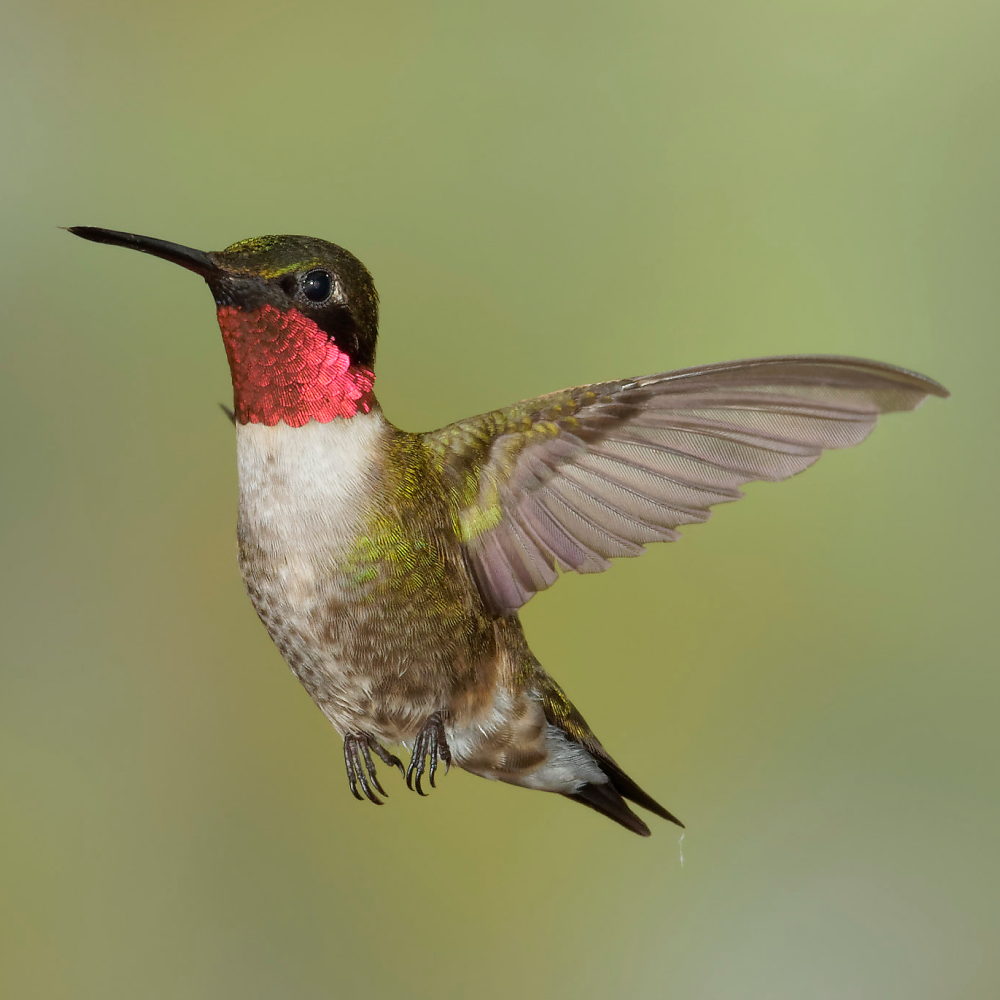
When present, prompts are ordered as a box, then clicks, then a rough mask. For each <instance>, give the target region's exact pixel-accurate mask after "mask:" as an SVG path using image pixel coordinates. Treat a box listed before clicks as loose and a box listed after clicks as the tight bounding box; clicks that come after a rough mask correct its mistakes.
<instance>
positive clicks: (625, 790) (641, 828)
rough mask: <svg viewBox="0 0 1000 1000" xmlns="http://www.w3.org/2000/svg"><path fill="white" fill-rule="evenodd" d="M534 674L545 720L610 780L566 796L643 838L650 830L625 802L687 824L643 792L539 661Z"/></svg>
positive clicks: (681, 824) (584, 787) (673, 821)
mask: <svg viewBox="0 0 1000 1000" xmlns="http://www.w3.org/2000/svg"><path fill="white" fill-rule="evenodd" d="M534 675H535V682H536V684H537V685H538V690H539V691H540V693H541V695H542V709H543V711H544V712H545V717H546V719H547V720H548V721H549V722H550V723H551V724H552V725H553V726H555V727H556V728H557V729H558V730H560V731H561V732H562V733H563V734H564V735H565V736H566V737H567V738H568V739H569V740H571V741H572V742H574V743H576V744H577V745H578V746H580V747H582V748H583V749H584V750H586V752H587V753H588V754H589V755H590V757H591V758H592V759H593V761H594V763H595V764H596V765H597V766H598V767H599V768H600V769H601V773H602V774H603V775H604V776H605V777H606V778H607V779H608V780H607V782H603V781H587V782H586V783H585V784H583V785H581V787H580V788H578V789H577V790H576V791H575V792H564V793H563V794H564V795H566V796H567V798H571V799H573V800H575V801H576V802H582V803H583V804H584V805H586V806H590V808H591V809H596V810H597V811H598V812H599V813H603V814H604V815H605V816H607V817H608V818H609V819H613V820H614V821H615V822H616V823H621V825H622V826H624V827H625V828H626V829H627V830H631V831H632V832H633V833H638V834H639V835H640V836H641V837H648V836H649V827H648V826H646V824H645V823H644V822H643V821H642V820H641V819H639V817H638V816H636V814H635V813H634V812H632V810H631V809H629V807H628V806H627V805H626V803H625V800H626V799H628V800H629V801H631V802H634V803H635V804H636V805H637V806H641V807H642V808H643V809H648V810H649V811H650V812H651V813H655V815H657V816H660V817H661V818H662V819H665V820H668V821H669V822H671V823H676V824H677V825H678V826H679V827H682V828H683V826H684V824H683V823H682V822H681V821H680V820H679V819H678V818H677V817H676V816H675V815H674V814H673V813H671V812H669V811H668V810H666V809H664V808H663V806H661V805H660V803H659V802H657V801H656V799H654V798H653V797H652V796H651V795H648V794H647V793H646V792H644V791H643V790H642V789H641V788H640V787H639V786H638V785H637V784H636V783H635V782H634V781H633V780H632V779H631V778H630V777H629V776H628V775H627V774H626V773H625V772H624V771H623V770H622V769H621V768H620V767H619V766H618V764H617V763H615V761H614V760H613V759H612V757H611V756H610V754H609V753H608V752H607V750H605V749H604V747H603V746H601V744H600V742H599V741H598V739H597V737H596V736H595V735H594V731H593V730H592V729H591V728H590V726H588V725H587V720H586V719H584V717H583V716H582V715H581V714H580V713H579V711H578V710H577V708H576V706H575V705H574V704H573V703H572V702H571V701H570V700H569V698H567V697H566V693H565V692H564V691H563V689H562V688H561V687H560V686H559V685H558V684H557V683H556V682H555V681H554V680H553V679H552V678H551V677H550V676H549V675H548V674H547V673H546V672H545V671H544V670H543V669H542V668H541V666H540V665H539V664H538V663H537V661H536V662H535V664H534Z"/></svg>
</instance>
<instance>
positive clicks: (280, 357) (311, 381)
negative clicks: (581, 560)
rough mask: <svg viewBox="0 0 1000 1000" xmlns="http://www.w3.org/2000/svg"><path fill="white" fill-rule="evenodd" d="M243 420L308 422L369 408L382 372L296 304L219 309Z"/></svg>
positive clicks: (270, 423)
mask: <svg viewBox="0 0 1000 1000" xmlns="http://www.w3.org/2000/svg"><path fill="white" fill-rule="evenodd" d="M218 319H219V328H220V329H221V330H222V340H223V342H224V343H225V345H226V355H227V356H228V358H229V368H230V372H231V373H232V377H233V410H234V412H235V415H236V420H237V422H238V423H240V424H266V425H267V426H268V427H273V426H274V425H275V424H277V423H278V422H279V421H282V422H284V423H286V424H288V425H289V426H290V427H302V426H303V425H304V424H307V423H309V421H310V420H315V421H318V422H319V423H328V422H329V421H331V420H337V419H350V418H352V417H354V416H357V415H358V414H363V413H368V412H369V411H370V410H371V409H372V408H373V407H375V406H377V403H376V401H375V395H374V392H373V389H374V386H375V373H374V372H373V371H371V370H370V369H369V368H365V367H362V366H360V365H354V364H352V363H351V358H350V356H349V355H348V354H347V353H346V352H345V351H344V350H342V349H341V348H340V347H338V345H337V344H336V343H335V342H334V341H333V340H331V339H330V337H328V336H327V334H326V333H324V331H322V330H321V329H319V327H318V326H317V325H316V323H314V322H313V321H312V320H311V319H309V318H308V317H306V316H304V315H303V314H302V313H301V312H299V311H298V310H297V309H289V310H287V311H282V310H280V309H277V308H275V307H274V306H271V305H267V304H265V305H262V306H259V307H257V308H254V309H238V308H237V307H235V306H229V305H223V306H220V307H219V310H218Z"/></svg>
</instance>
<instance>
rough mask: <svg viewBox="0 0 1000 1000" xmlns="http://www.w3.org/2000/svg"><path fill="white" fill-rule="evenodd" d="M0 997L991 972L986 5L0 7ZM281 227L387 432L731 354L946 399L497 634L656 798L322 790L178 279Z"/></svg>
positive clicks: (704, 984)
mask: <svg viewBox="0 0 1000 1000" xmlns="http://www.w3.org/2000/svg"><path fill="white" fill-rule="evenodd" d="M4 21H5V29H6V30H5V31H4V33H3V36H2V38H0V67H2V69H0V72H2V74H3V83H2V88H0V105H2V116H3V122H2V130H3V137H4V141H3V146H2V150H0V157H2V164H3V166H2V169H3V188H2V194H0V199H2V217H3V229H4V240H3V246H2V250H0V253H2V255H3V256H2V264H3V266H2V268H0V282H2V285H3V299H2V301H3V309H4V313H5V320H4V329H3V336H2V348H0V349H2V352H3V362H2V363H3V371H4V391H3V394H2V398H0V406H2V407H3V421H4V422H3V427H4V435H3V443H4V453H5V454H4V470H5V475H4V476H3V477H2V483H0V488H2V491H3V516H2V522H0V530H2V536H3V566H4V573H3V583H2V586H3V595H2V603H0V607H2V612H3V616H4V619H5V623H4V625H3V643H2V651H3V659H4V665H3V670H2V678H0V679H2V686H3V691H2V695H0V795H2V800H3V816H4V821H3V824H2V828H0V840H2V862H3V866H2V871H0V900H2V903H0V906H2V917H0V948H2V954H0V994H2V995H3V996H5V997H11V998H18V1000H29V998H44V1000H49V998H52V1000H62V998H66V1000H69V998H73V1000H90V998H95V1000H96V998H101V1000H109V998H135V997H141V998H143V1000H160V998H176V997H185V998H213V1000H214V998H220V997H240V998H258V997H259V998H271V997H295V998H301V1000H313V998H327V997H347V996H351V995H357V994H363V995H365V996H369V997H395V996H406V997H409V998H412V1000H421V998H434V1000H453V998H467V997H477V998H483V1000H493V998H506V997H512V996H515V997H522V998H526V1000H534V998H543V997H570V996H572V997H576V998H607V997H611V996H625V997H629V998H647V997H649V998H653V997H664V996H669V997H677V998H685V1000H687V998H690V1000H702V998H705V1000H715V998H719V1000H722V998H725V1000H730V998H740V1000H743V998H768V1000H773V998H789V1000H792V998H794V1000H800V998H830V1000H834V998H836V1000H844V998H879V1000H884V998H897V997H898V998H906V1000H923V998H927V1000H932V998H933V1000H939V998H942V997H948V998H961V1000H966V998H969V1000H972V998H994V997H996V996H997V995H998V990H1000V957H998V954H997V944H996V943H997V940H998V932H1000V902H998V893H997V888H998V875H1000V870H998V868H1000V865H998V861H997V854H998V852H997V837H998V834H997V829H998V821H1000V807H998V784H1000V782H998V764H997V761H998V751H1000V736H998V728H1000V727H998V724H997V704H998V702H997V698H998V695H1000V690H998V688H1000V685H998V680H997V664H998V662H1000V656H998V648H997V639H996V634H997V629H996V624H995V617H996V598H997V586H996V579H997V569H996V562H997V541H998V538H997V517H996V504H997V500H996V497H997V490H998V487H1000V483H998V472H997V445H996V441H997V430H998V415H1000V414H998V406H997V399H996V385H997V374H998V367H1000V346H998V341H997V316H998V312H1000V281H998V265H1000V252H998V242H997V234H998V230H1000V198H998V194H997V190H998V184H997V179H998V177H1000V130H998V124H997V123H998V101H1000V61H998V60H997V57H996V52H997V38H998V31H1000V8H998V7H997V5H996V4H995V3H993V2H986V0H951V2H944V0H935V2H927V0H819V2H816V3H809V4H801V3H795V2H790V0H785V2H780V0H775V2H760V3H753V4H747V3H743V2H740V0H720V2H718V3H713V4H692V3H680V2H674V0H669V2H667V0H656V2H643V0H623V2H620V3H617V4H614V5H612V4H595V3H579V2H577V3H568V2H560V3H538V2H532V3H526V2H521V0H508V2H506V3H503V4H469V3H461V2H457V0H456V2H450V3H446V2H441V3H431V4H426V3H404V2H395V3H393V2H369V3H366V4H350V5H348V4H343V3H338V2H327V3H316V2H313V3H303V2H295V0H292V2H286V3H283V4H280V5H279V4H274V5H264V4H260V3H254V2H253V0H250V2H243V3H234V2H217V3H213V2H207V3H206V2H199V3H193V2H187V0H184V2H174V3H171V4H163V3H156V4H153V3H148V2H139V3H135V2H132V3H125V2H122V0H95V2H88V3H86V4H79V3H71V2H69V0H40V2H38V3H35V4H32V5H25V4H20V5H15V4H8V6H7V9H6V12H5V18H4ZM60 225H63V226H67V225H98V226H108V227H113V228H119V229H126V230H131V231H134V232H140V233H146V234H150V235H154V236H159V237H162V238H165V239H169V240H176V241H179V242H183V243H187V244H190V245H193V246H196V247H200V248H203V249H218V248H221V247H223V246H225V245H227V244H229V243H231V242H233V241H235V240H238V239H241V238H244V237H247V236H254V235H259V234H263V233H272V232H274V233H283V232H290V233H307V234H311V235H315V236H321V237H325V238H327V239H331V240H334V241H336V242H338V243H342V244H343V245H345V246H347V247H348V248H350V249H351V250H353V251H354V252H356V253H357V254H358V255H359V256H360V257H361V258H362V260H364V261H365V262H366V263H367V264H368V266H369V267H370V268H371V270H372V271H373V272H374V274H375V278H376V281H377V283H378V286H379V288H380V290H381V293H382V302H383V324H382V341H381V350H380V367H379V385H380V389H381V391H380V396H381V399H382V401H383V404H384V406H385V408H386V411H387V413H388V415H389V416H390V418H392V419H393V420H395V421H396V422H397V423H399V424H401V425H402V426H404V427H408V428H411V429H427V428H430V427H434V426H439V425H441V424H443V423H446V422H448V421H451V420H453V419H457V418H459V417H462V416H466V415H468V414H472V413H475V412H480V411H482V410H485V409H488V408H491V407H494V406H497V405H501V404H503V403H506V402H510V401H513V400H515V399H520V398H523V397H526V396H530V395H534V394H537V393H541V392H545V391H549V390H552V389H556V388H559V387H562V386H564V385H570V384H577V383H582V382H588V381H594V380H598V379H606V378H613V377H621V376H628V375H635V374H644V373H648V372H653V371H658V370H663V369H666V368H674V367H681V366H686V365H691V364H698V363H702V362H711V361H721V360H727V359H731V358H735V357H745V356H751V355H758V354H768V353H778V352H786V351H787V352H832V353H844V354H857V355H863V356H868V357H873V358H877V359H881V360H886V361H891V362H895V363H897V364H902V365H906V366H909V367H912V368H915V369H917V370H919V371H923V372H926V373H928V374H930V375H932V376H934V377H936V378H938V379H940V380H941V381H942V382H944V383H945V384H946V385H947V386H948V387H949V388H950V389H951V390H952V391H953V393H954V397H953V398H952V399H951V400H948V401H946V402H941V401H939V400H931V401H930V402H929V403H928V404H927V405H926V406H925V407H924V408H923V409H922V410H920V411H919V412H917V413H916V414H913V415H907V416H898V417H890V418H888V419H887V420H885V421H884V423H883V424H882V426H881V427H880V429H879V430H878V431H877V432H876V433H875V435H874V436H873V438H872V439H871V440H870V441H869V442H867V443H866V444H865V445H864V446H862V447H861V448H860V449H858V450H857V451H855V452H848V453H837V454H833V455H830V456H828V457H827V458H826V459H824V460H823V461H822V462H821V463H820V464H819V466H818V467H817V468H815V469H813V470H811V471H810V472H808V473H807V474H806V475H804V476H802V477H799V478H797V479H795V480H792V481H791V482H789V483H785V484H782V485H777V486H771V485H757V486H753V487H751V488H750V490H749V492H750V493H751V497H750V498H749V499H748V500H747V501H746V502H745V503H743V504H739V505H736V506H732V507H727V508H724V509H723V510H721V511H720V512H719V513H717V514H716V517H715V518H714V519H713V521H712V522H711V523H710V524H709V525H708V526H706V527H697V528H692V529H689V530H688V531H687V532H686V537H685V539H684V541H683V542H682V543H680V544H678V545H671V546H660V547H659V548H657V549H656V550H655V551H651V552H650V553H649V554H648V555H647V556H646V557H644V558H643V559H641V560H632V561H626V562H624V563H621V564H619V565H618V566H617V567H616V568H615V569H614V570H613V571H612V572H611V573H608V574H605V575H603V576H599V577H589V578H577V577H573V578H567V579H565V580H563V581H562V582H561V583H560V584H559V585H558V586H557V587H556V588H554V589H553V590H552V592H550V593H547V594H545V595H543V596H542V597H540V598H539V599H538V600H536V601H534V602H532V604H531V605H530V606H529V607H528V608H527V609H526V612H525V615H524V618H525V621H526V626H527V629H528V633H529V638H530V639H531V641H532V644H533V646H534V648H535V650H536V652H537V653H538V655H539V657H540V659H541V661H542V662H543V663H544V664H545V665H546V667H547V668H548V669H549V670H550V671H551V672H552V673H553V674H554V675H555V676H556V677H557V678H558V679H559V680H560V681H561V682H562V683H563V684H564V685H565V686H566V688H567V689H568V691H569V692H570V693H571V695H572V696H573V698H574V700H575V701H576V702H577V704H578V705H579V706H580V708H581V709H582V711H583V712H584V713H585V714H586V715H587V717H588V719H589V720H590V722H591V723H592V724H593V725H594V727H595V729H596V730H597V732H598V733H599V734H600V736H601V738H602V739H603V740H604V742H605V743H606V745H607V746H608V747H609V749H610V750H611V752H612V753H613V754H615V756H616V757H617V758H618V759H619V760H620V761H621V763H622V764H623V765H624V766H625V767H626V768H627V769H628V770H629V771H630V772H631V773H632V774H633V775H634V776H635V777H636V779H637V780H638V781H639V782H640V783H641V784H642V785H644V786H645V787H646V788H648V789H649V790H650V792H652V793H653V794H654V795H655V796H656V797H657V798H659V799H661V800H662V801H663V802H664V804H665V805H666V806H667V807H669V808H670V809H671V810H673V811H675V812H676V813H677V814H678V815H680V816H681V817H682V818H683V819H684V820H685V821H686V822H687V824H688V830H687V833H686V836H685V839H684V842H683V845H682V846H683V852H684V864H683V866H682V865H681V863H680V857H679V850H678V835H679V831H677V830H675V829H674V828H673V827H671V826H668V825H667V824H663V823H658V824H657V825H656V827H655V830H654V837H653V838H652V839H651V840H648V841H643V840H640V839H639V838H636V837H633V836H631V835H629V834H628V833H626V832H625V831H623V830H621V829H619V828H618V827H616V826H614V825H613V824H611V823H610V822H608V821H606V820H604V819H602V818H600V817H598V816H597V815H596V814H593V813H590V812H589V811H586V810H583V809H581V808H579V807H577V806H573V805H570V804H568V803H565V802H563V801H561V800H560V799H558V798H556V797H554V796H545V795H540V794H534V793H532V794H529V793H527V792H525V791H523V790H521V789H517V788H511V787H507V786H499V785H494V784H492V783H488V782H485V781H482V780H480V779H474V778H472V777H470V776H468V775H466V774H464V773H455V772H453V773H452V774H451V775H450V776H449V777H448V778H447V779H446V780H445V781H443V782H441V783H440V785H441V787H439V789H438V791H437V792H436V793H435V794H434V795H433V796H432V797H431V798H429V799H427V800H418V799H417V797H416V796H413V795H410V794H409V793H406V792H405V791H404V790H403V788H402V784H401V782H400V781H399V780H398V779H394V780H392V785H391V788H390V792H391V793H392V795H391V798H390V801H389V803H388V805H387V806H386V807H385V808H383V809H374V808H372V807H370V806H367V805H361V804H359V803H357V802H355V801H354V800H353V799H352V798H351V797H350V795H349V793H348V790H347V788H346V783H345V780H344V774H343V764H342V759H341V744H340V740H339V738H338V737H337V735H336V734H335V733H334V732H333V731H332V730H331V729H330V727H329V726H328V725H327V723H326V722H325V721H324V719H323V718H322V716H321V715H320V713H319V712H317V711H316V709H315V708H314V707H313V705H312V703H311V702H310V701H309V699H308V697H307V696H306V695H305V693H304V692H303V691H302V690H301V689H300V688H299V685H298V684H297V682H296V681H295V680H294V678H293V677H292V676H291V674H290V673H289V672H288V670H287V669H286V668H285V666H284V665H283V663H282V661H281V659H280V657H279V656H278V654H277V652H276V650H275V649H274V648H273V647H272V646H271V644H270V642H269V640H268V639H267V636H266V635H265V633H264V631H263V628H262V627H261V626H260V625H259V623H258V622H257V620H256V618H255V616H254V614H253V612H252V610H251V608H250V606H249V604H248V602H247V600H246V598H245V596H244V594H243V591H242V586H241V583H240V580H239V576H238V573H237V570H236V565H235V542H234V530H233V529H234V522H235V489H236V484H235V476H234V448H233V432H232V428H231V427H230V426H229V424H228V423H227V422H226V420H225V419H224V418H223V416H222V415H221V414H220V413H219V410H218V406H217V403H218V402H219V401H222V400H227V399H228V398H230V387H229V383H228V372H227V369H226V365H225V359H224V354H223V350H222V345H221V341H220V338H219V335H218V331H217V328H216V326H215V321H214V317H213V310H212V304H211V300H210V298H209V295H208V293H207V291H206V289H205V288H204V286H203V284H202V283H201V282H200V281H199V280H198V279H196V278H194V277H193V276H192V275H190V274H187V273H186V272H184V271H182V270H180V269H179V268H174V267H171V266H168V265H166V264H164V263H162V262H159V261H155V260H152V259H150V258H147V257H143V256H141V255H138V254H129V253H126V252H124V251H120V250H117V249H114V248H105V247H98V246H93V245H89V244H85V243H82V242H80V241H79V240H74V239H73V238H72V237H70V236H68V235H66V234H65V233H62V232H60V231H59V230H58V229H57V228H56V227H57V226H60Z"/></svg>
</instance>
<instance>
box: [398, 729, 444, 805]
mask: <svg viewBox="0 0 1000 1000" xmlns="http://www.w3.org/2000/svg"><path fill="white" fill-rule="evenodd" d="M428 757H430V760H431V767H430V771H429V773H428V778H429V779H430V782H431V788H434V787H435V785H434V774H435V772H436V771H437V766H438V761H439V760H443V761H444V771H445V774H447V773H448V771H449V770H450V769H451V750H450V748H449V747H448V740H447V738H446V737H445V734H444V720H443V719H442V718H441V713H440V712H435V713H434V714H433V715H432V716H431V717H430V718H429V719H428V720H427V722H426V723H425V724H424V728H423V729H421V730H420V735H419V736H418V737H417V739H416V742H415V743H414V744H413V753H412V754H411V755H410V766H409V767H408V768H407V769H406V786H407V788H409V789H411V790H412V791H415V792H416V793H417V794H418V795H426V794H427V793H426V792H425V791H424V790H423V789H422V788H421V787H420V779H421V778H422V777H423V776H424V769H425V768H426V767H427V758H428Z"/></svg>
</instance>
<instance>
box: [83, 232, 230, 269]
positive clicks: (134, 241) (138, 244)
mask: <svg viewBox="0 0 1000 1000" xmlns="http://www.w3.org/2000/svg"><path fill="white" fill-rule="evenodd" d="M69 232H71V233H72V234H73V235H74V236H82V237H83V238H84V239H85V240H93V241H94V242H95V243H111V244H112V245H113V246H117V247H129V248H130V249H132V250H141V251H142V252H143V253H151V254H152V255H153V256H154V257H162V258H163V259H164V260H170V261H173V262H174V263H175V264H180V266H181V267H186V268H187V269H188V270H189V271H194V273H195V274H200V275H201V276H202V277H204V278H217V277H220V276H221V275H222V274H223V269H222V268H221V267H219V265H218V264H216V263H215V261H214V260H212V258H211V256H210V255H209V254H207V253H203V252H202V251H201V250H192V249H191V247H182V246H181V245H180V244H179V243H168V242H167V241H166V240H154V239H153V237H152V236H137V235H136V234H135V233H120V232H118V231H117V230H115V229H97V228H96V227H94V226H70V227H69Z"/></svg>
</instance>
